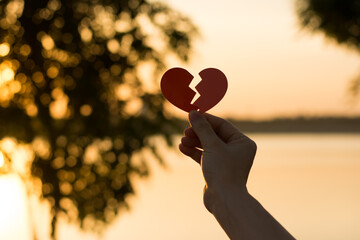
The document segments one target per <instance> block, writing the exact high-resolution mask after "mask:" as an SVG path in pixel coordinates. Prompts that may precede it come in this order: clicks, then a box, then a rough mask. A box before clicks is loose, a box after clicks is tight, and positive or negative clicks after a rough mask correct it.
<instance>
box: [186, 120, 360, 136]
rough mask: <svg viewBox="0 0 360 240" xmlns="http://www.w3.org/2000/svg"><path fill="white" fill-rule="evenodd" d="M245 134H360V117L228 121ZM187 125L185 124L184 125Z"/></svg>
mask: <svg viewBox="0 0 360 240" xmlns="http://www.w3.org/2000/svg"><path fill="white" fill-rule="evenodd" d="M228 120H229V121H230V122H232V123H233V124H234V125H235V126H236V127H237V128H239V129H240V130H241V131H242V132H245V133H360V117H354V118H351V117H314V118H313V117H311V118H310V117H298V118H277V119H273V120H261V121H252V120H238V119H228ZM185 124H187V123H186V122H184V125H185Z"/></svg>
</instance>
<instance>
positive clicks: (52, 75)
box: [46, 66, 59, 78]
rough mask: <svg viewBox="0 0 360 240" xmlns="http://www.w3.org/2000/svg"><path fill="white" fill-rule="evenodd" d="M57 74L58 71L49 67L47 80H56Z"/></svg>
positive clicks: (53, 67)
mask: <svg viewBox="0 0 360 240" xmlns="http://www.w3.org/2000/svg"><path fill="white" fill-rule="evenodd" d="M58 74H59V69H58V68H57V67H55V66H51V67H49V68H48V69H47V71H46V75H48V77H49V78H56V77H57V75H58Z"/></svg>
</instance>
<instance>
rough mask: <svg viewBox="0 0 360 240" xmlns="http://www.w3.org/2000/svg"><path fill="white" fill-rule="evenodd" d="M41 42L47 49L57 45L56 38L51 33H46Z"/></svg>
mask: <svg viewBox="0 0 360 240" xmlns="http://www.w3.org/2000/svg"><path fill="white" fill-rule="evenodd" d="M41 44H42V45H43V47H44V48H45V49H46V50H50V49H53V48H54V47H55V43H54V40H53V39H52V38H51V37H50V36H49V35H46V34H45V35H43V36H42V38H41Z"/></svg>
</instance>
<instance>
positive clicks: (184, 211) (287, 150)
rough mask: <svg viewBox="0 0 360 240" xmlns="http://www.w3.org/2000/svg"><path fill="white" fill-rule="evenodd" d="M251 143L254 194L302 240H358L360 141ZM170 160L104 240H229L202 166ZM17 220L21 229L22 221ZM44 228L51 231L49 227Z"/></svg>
mask: <svg viewBox="0 0 360 240" xmlns="http://www.w3.org/2000/svg"><path fill="white" fill-rule="evenodd" d="M250 137H251V138H252V139H254V140H255V141H256V142H257V145H258V153H257V156H256V158H255V163H254V166H253V169H252V171H251V173H250V178H249V182H248V188H249V191H250V192H251V193H252V194H253V195H254V196H255V197H256V198H257V199H258V200H259V201H260V202H261V203H262V205H263V206H264V207H265V208H266V209H267V210H268V211H269V212H270V213H271V214H272V215H273V216H274V217H275V218H276V219H277V220H278V221H279V222H280V223H282V224H283V225H284V226H285V227H286V228H287V229H288V230H289V231H290V232H291V233H292V234H293V235H294V236H295V237H296V238H297V239H334V240H335V239H360V204H359V203H360V134H252V135H250ZM159 144H160V143H159ZM165 154H166V156H167V157H166V158H167V162H168V167H167V168H166V169H163V168H162V167H160V166H159V165H158V164H156V163H155V162H154V161H151V162H152V164H151V167H152V169H153V170H152V177H151V178H150V179H149V180H147V181H143V180H137V182H138V184H137V187H136V190H137V195H136V196H135V197H132V198H131V203H132V204H131V205H132V208H131V211H130V212H126V213H123V214H121V215H120V216H119V218H118V219H117V220H116V221H115V222H114V223H113V224H112V225H110V226H109V228H108V229H107V230H106V231H105V233H104V235H103V236H102V237H101V239H119V238H121V239H160V240H161V239H175V240H176V239H214V240H215V239H227V237H226V235H225V234H224V232H223V231H222V229H221V227H220V226H219V225H218V224H217V222H216V220H215V219H214V218H213V216H212V215H211V214H209V213H208V212H207V211H206V209H205V207H204V206H203V203H202V188H203V184H204V181H203V179H202V175H201V172H200V169H199V167H198V165H197V164H196V163H194V162H193V161H192V160H190V159H188V158H186V157H184V156H181V155H180V153H179V152H178V151H176V150H175V151H171V150H166V151H165ZM0 183H1V178H0ZM0 187H1V184H0ZM1 190H2V189H0V191H1ZM2 196H5V194H4V195H2ZM8 197H11V196H10V195H9V194H8ZM3 203H6V201H5V199H4V198H3V199H0V206H2V205H3ZM16 214H17V216H13V218H14V219H18V220H17V222H19V219H21V218H24V214H23V213H20V212H17V213H16V212H14V215H16ZM21 214H22V215H21ZM1 218H4V217H3V216H2V215H0V220H4V219H1ZM13 218H11V219H13ZM8 219H9V218H8ZM0 222H3V223H5V222H6V221H0ZM39 222H41V221H40V220H39ZM7 224H10V223H9V221H7ZM14 224H15V223H14ZM41 224H42V225H41V226H42V228H45V227H44V226H46V224H44V220H42V222H41ZM17 227H18V228H19V229H21V228H22V226H17ZM7 229H14V227H13V228H11V227H7V228H4V226H0V238H1V239H6V236H10V235H6V234H7V232H6V231H8V233H9V231H12V236H16V234H21V231H18V232H19V233H16V232H15V233H14V230H7ZM59 230H60V233H59V239H60V240H61V239H97V238H96V237H95V236H93V235H91V234H85V233H82V232H80V231H78V230H77V228H76V227H73V226H70V225H66V224H65V223H64V224H62V225H61V228H60V229H59ZM42 231H43V232H45V233H46V230H42ZM17 236H20V235H17ZM18 239H26V238H24V236H22V238H20V237H19V238H18ZM28 239H30V238H28ZM41 239H46V238H41Z"/></svg>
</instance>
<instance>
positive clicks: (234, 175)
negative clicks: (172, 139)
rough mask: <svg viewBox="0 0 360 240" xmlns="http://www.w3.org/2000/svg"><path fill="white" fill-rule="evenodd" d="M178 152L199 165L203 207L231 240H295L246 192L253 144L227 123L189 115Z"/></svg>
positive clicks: (197, 114)
mask: <svg viewBox="0 0 360 240" xmlns="http://www.w3.org/2000/svg"><path fill="white" fill-rule="evenodd" d="M189 120H190V124H191V127H190V128H187V129H186V130H185V137H183V138H182V139H181V144H180V145H179V148H180V150H181V152H183V153H184V154H185V155H187V156H189V157H191V158H192V159H194V160H195V161H196V162H198V163H200V165H201V168H202V172H203V175H204V178H205V189H204V204H205V206H206V208H207V209H208V210H209V211H210V212H211V213H212V214H213V215H214V216H215V218H216V219H217V220H218V222H219V223H220V225H221V226H222V228H223V229H224V230H225V232H226V234H227V235H228V236H229V238H230V239H276V240H279V239H294V237H293V236H291V234H290V233H289V232H288V231H286V229H285V228H284V227H283V226H281V224H280V223H279V222H277V221H276V219H275V218H274V217H273V216H271V214H270V213H268V212H267V211H266V209H265V208H264V207H263V206H262V205H261V204H260V203H259V202H258V201H257V200H256V199H255V198H254V197H253V196H251V195H250V194H249V193H248V191H247V188H246V182H247V179H248V176H249V172H250V169H251V166H252V164H253V161H254V157H255V153H256V144H255V142H254V141H252V140H251V139H250V138H248V137H246V136H245V135H244V134H242V133H241V132H240V131H239V130H238V129H237V128H236V127H234V126H233V125H232V124H231V123H230V122H228V121H226V120H224V119H221V118H218V117H215V116H212V115H210V114H200V113H199V112H196V111H191V112H190V113H189Z"/></svg>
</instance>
